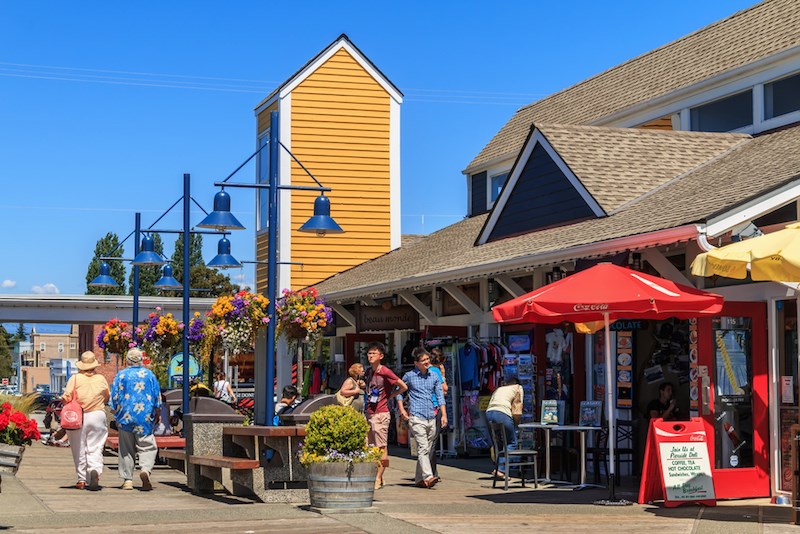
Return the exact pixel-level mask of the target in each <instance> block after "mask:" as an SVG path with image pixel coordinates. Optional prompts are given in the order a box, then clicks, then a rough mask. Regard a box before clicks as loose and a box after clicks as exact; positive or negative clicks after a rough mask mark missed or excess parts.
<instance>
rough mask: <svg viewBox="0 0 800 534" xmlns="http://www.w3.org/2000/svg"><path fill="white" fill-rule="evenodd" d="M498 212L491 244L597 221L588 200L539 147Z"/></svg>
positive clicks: (490, 238) (491, 234) (490, 239)
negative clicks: (573, 224)
mask: <svg viewBox="0 0 800 534" xmlns="http://www.w3.org/2000/svg"><path fill="white" fill-rule="evenodd" d="M507 185H510V184H507ZM504 193H505V192H504ZM497 208H502V212H501V213H500V215H499V217H498V218H497V222H496V223H495V225H494V228H493V229H492V231H491V233H490V234H489V239H488V241H495V240H497V239H502V238H504V237H510V236H514V235H519V234H524V233H528V232H532V231H533V230H538V229H540V228H547V227H551V226H557V225H559V224H563V223H566V222H570V221H575V220H580V219H587V218H594V217H596V215H595V214H594V212H593V211H592V209H591V208H590V207H589V205H588V204H587V203H586V200H584V199H583V198H582V197H581V195H580V193H578V191H577V190H576V189H575V187H574V186H573V185H572V183H570V181H569V179H568V178H567V177H566V176H565V175H564V173H563V172H561V169H559V168H558V166H557V165H556V163H555V162H554V161H553V159H552V158H551V157H550V155H549V154H548V153H547V151H546V150H545V149H544V148H543V147H542V145H540V144H538V143H537V145H536V146H535V147H534V148H533V153H532V154H531V156H530V158H528V161H527V162H526V163H525V168H523V169H522V174H520V176H519V179H518V180H517V181H516V183H515V184H514V189H513V190H512V191H511V194H510V196H509V197H508V200H507V201H506V203H505V205H504V206H496V207H495V209H497Z"/></svg>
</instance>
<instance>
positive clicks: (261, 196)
mask: <svg viewBox="0 0 800 534" xmlns="http://www.w3.org/2000/svg"><path fill="white" fill-rule="evenodd" d="M258 148H259V149H261V150H259V152H258V159H257V164H256V173H258V183H260V184H265V183H267V182H269V130H266V131H265V132H264V135H263V136H262V137H259V138H258ZM268 226H269V189H259V190H258V231H259V232H261V231H263V230H266V229H267V227H268Z"/></svg>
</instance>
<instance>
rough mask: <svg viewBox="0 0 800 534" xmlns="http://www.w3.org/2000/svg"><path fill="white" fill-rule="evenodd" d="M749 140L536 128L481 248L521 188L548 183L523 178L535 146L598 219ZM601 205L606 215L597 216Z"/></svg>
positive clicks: (726, 136) (530, 203)
mask: <svg viewBox="0 0 800 534" xmlns="http://www.w3.org/2000/svg"><path fill="white" fill-rule="evenodd" d="M747 139H750V136H748V135H744V134H718V133H704V132H681V131H663V130H643V129H635V128H603V127H597V126H571V125H558V124H538V125H534V126H533V127H532V128H531V135H530V136H529V137H528V140H527V141H526V143H525V146H524V147H523V149H522V151H521V156H520V157H519V158H518V159H517V161H516V162H515V163H514V167H513V168H512V169H511V172H510V173H509V178H508V181H507V183H506V185H505V187H504V188H503V191H502V192H501V194H500V196H499V197H498V199H497V202H496V203H495V206H494V208H493V210H492V213H491V214H490V216H489V218H488V220H487V221H486V226H485V227H484V229H483V230H482V231H481V234H480V236H479V238H478V243H479V244H480V243H485V242H486V241H488V240H489V238H490V235H491V234H492V231H493V229H494V227H495V225H496V223H498V222H499V221H502V220H503V217H504V210H505V208H506V206H507V204H508V202H509V199H511V198H512V195H514V194H515V189H518V188H519V189H522V187H519V186H520V185H522V184H521V182H523V181H525V180H531V181H533V182H535V183H536V182H540V181H542V178H543V177H541V176H537V175H536V174H532V173H523V170H524V169H525V165H526V163H527V161H528V158H529V157H530V154H531V153H532V151H531V150H530V148H531V147H530V145H534V144H541V145H544V146H545V147H546V149H547V150H548V152H550V153H551V157H552V158H554V159H555V160H558V164H559V165H560V166H561V167H562V168H563V170H564V171H565V175H566V179H565V182H566V181H567V180H569V182H571V184H570V186H569V187H574V188H575V189H577V190H579V191H580V192H581V194H582V195H583V196H587V195H588V199H587V204H588V205H589V206H590V207H591V208H593V209H594V211H595V213H596V214H597V216H604V215H608V214H611V213H613V212H614V211H615V210H618V209H620V208H621V207H622V206H624V205H625V204H627V203H630V202H633V201H635V200H636V199H637V198H639V197H640V196H642V195H644V194H645V193H648V192H649V191H652V190H653V189H654V188H655V187H658V186H660V185H663V184H665V183H666V182H668V181H669V180H672V179H675V178H676V177H678V176H680V175H682V174H684V173H686V172H689V171H690V170H692V169H694V168H696V167H698V166H699V165H702V164H703V163H706V162H708V161H709V160H711V159H712V158H715V157H718V156H720V155H722V154H724V153H725V152H726V151H728V150H730V149H731V148H733V147H735V146H736V145H738V144H739V143H742V142H744V141H745V140H747ZM526 185H528V186H529V187H528V189H527V190H528V191H531V193H533V194H535V195H536V196H537V197H538V196H539V191H541V187H534V188H530V184H526ZM517 201H520V199H517ZM521 202H523V203H524V204H525V205H526V206H530V209H536V208H535V206H534V204H536V202H537V198H530V199H527V198H523V199H522V200H521ZM598 205H599V208H600V209H601V210H602V211H599V210H597V206H598ZM509 216H516V214H514V215H509ZM553 225H554V224H552V223H551V224H545V226H553ZM535 229H536V228H528V229H527V230H528V231H530V230H535ZM492 239H495V237H494V236H493V237H492Z"/></svg>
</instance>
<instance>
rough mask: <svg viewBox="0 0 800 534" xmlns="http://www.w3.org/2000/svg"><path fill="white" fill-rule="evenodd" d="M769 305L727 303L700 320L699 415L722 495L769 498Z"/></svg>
mask: <svg viewBox="0 0 800 534" xmlns="http://www.w3.org/2000/svg"><path fill="white" fill-rule="evenodd" d="M766 314H767V311H766V304H765V303H758V302H727V303H725V307H724V308H723V310H722V313H721V314H720V315H719V316H716V317H712V318H703V319H698V329H697V332H698V335H699V340H698V342H697V345H698V349H699V350H698V354H697V375H698V376H697V377H696V378H697V383H698V386H699V387H698V392H697V395H698V397H699V398H698V399H697V400H698V401H699V402H698V407H699V415H700V417H702V418H703V420H704V421H705V423H706V429H707V433H708V446H709V452H710V455H711V467H712V470H713V476H714V488H715V491H716V494H717V498H719V499H725V498H748V497H765V496H769V494H770V488H769V457H768V454H769V439H768V436H769V420H768V417H767V398H768V380H767V338H766V332H767V326H766Z"/></svg>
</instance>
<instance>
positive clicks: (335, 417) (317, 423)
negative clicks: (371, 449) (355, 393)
mask: <svg viewBox="0 0 800 534" xmlns="http://www.w3.org/2000/svg"><path fill="white" fill-rule="evenodd" d="M368 431H369V424H368V423H367V420H366V419H365V418H364V416H363V415H361V414H360V413H358V412H357V411H355V410H354V409H353V408H350V407H349V406H339V405H337V404H332V405H329V406H323V407H322V408H320V409H319V410H317V411H315V412H314V413H313V414H311V419H310V420H309V422H308V425H306V439H305V442H304V444H303V450H304V452H307V453H309V454H319V455H324V454H326V452H327V451H330V450H336V451H339V452H340V453H342V454H349V453H351V452H359V451H364V450H366V448H367V447H366V443H367V432H368Z"/></svg>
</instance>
